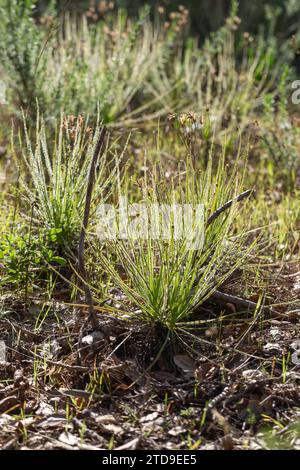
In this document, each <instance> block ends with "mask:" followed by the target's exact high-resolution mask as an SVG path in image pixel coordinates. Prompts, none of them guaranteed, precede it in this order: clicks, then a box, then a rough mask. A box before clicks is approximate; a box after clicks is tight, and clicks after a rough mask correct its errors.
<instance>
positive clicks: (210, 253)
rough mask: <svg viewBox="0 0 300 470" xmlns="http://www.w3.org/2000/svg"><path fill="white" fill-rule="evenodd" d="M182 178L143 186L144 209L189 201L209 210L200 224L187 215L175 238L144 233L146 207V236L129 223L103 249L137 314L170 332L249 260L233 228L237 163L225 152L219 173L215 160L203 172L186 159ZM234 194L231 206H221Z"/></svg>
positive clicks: (148, 211)
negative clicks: (227, 160) (229, 165)
mask: <svg viewBox="0 0 300 470" xmlns="http://www.w3.org/2000/svg"><path fill="white" fill-rule="evenodd" d="M178 177H179V175H177V176H176V178H174V181H173V184H166V185H165V186H163V188H162V187H161V184H156V183H154V186H152V187H151V188H148V189H147V190H146V191H144V194H151V196H149V197H146V198H145V199H144V201H143V206H144V208H145V212H146V214H147V215H148V216H149V218H151V214H152V208H153V205H165V204H167V205H170V206H172V205H173V206H175V205H176V206H181V207H184V205H186V204H191V205H192V206H193V207H196V206H198V207H202V209H203V211H202V214H203V216H202V220H201V223H200V224H199V223H198V222H199V221H195V220H192V218H190V219H189V218H188V219H187V230H185V231H184V232H183V235H182V236H180V237H178V236H177V235H176V233H175V232H176V229H175V228H172V226H174V227H175V225H174V224H172V218H171V223H170V225H169V227H170V231H169V236H168V237H165V236H158V237H157V236H156V237H155V238H153V237H152V234H153V232H152V228H151V230H149V231H148V233H145V226H146V222H145V220H147V223H148V221H149V220H150V219H149V218H146V219H145V213H144V215H143V219H142V220H141V221H140V226H141V227H142V229H143V236H142V237H139V236H137V233H136V231H135V232H133V231H132V229H131V228H130V226H129V228H128V230H127V231H126V232H125V236H124V233H123V234H122V237H119V238H118V237H116V238H115V239H113V240H110V241H107V242H106V244H105V246H104V247H103V248H102V250H101V251H100V254H99V256H100V261H101V264H102V266H103V269H104V270H105V271H106V272H107V273H108V274H109V275H110V278H111V280H112V282H113V283H114V285H115V287H117V288H118V289H120V290H121V291H122V293H123V294H124V295H125V298H126V300H127V302H128V301H129V303H130V304H131V305H132V311H133V313H132V315H133V316H134V317H137V318H139V319H142V320H143V321H145V322H154V323H158V324H160V325H162V326H164V327H167V328H168V329H169V330H175V329H176V328H177V327H178V326H179V325H181V326H182V325H183V324H185V325H188V324H189V320H190V319H191V316H192V314H193V312H195V310H197V308H198V307H199V306H201V305H202V304H203V303H204V302H205V300H207V299H209V298H210V297H211V296H212V294H213V293H214V292H215V291H216V290H217V289H218V287H219V286H220V285H221V284H223V283H224V282H225V281H226V280H227V279H228V278H229V277H230V276H231V275H232V273H233V272H234V271H235V270H236V269H237V268H238V267H240V266H242V265H243V263H244V262H245V259H246V257H247V254H248V253H249V249H248V248H245V247H244V246H243V234H242V233H241V234H237V233H233V221H234V219H235V217H236V216H237V215H238V211H239V204H238V199H235V196H236V195H237V194H238V193H239V191H240V189H241V184H242V178H239V177H238V175H237V168H236V167H235V168H234V170H233V172H232V174H231V175H230V176H229V175H228V173H227V171H226V169H225V165H224V158H223V157H222V158H220V161H219V164H218V169H217V172H216V174H214V175H213V173H212V161H211V159H210V161H209V165H208V167H207V168H206V170H205V171H204V172H203V173H201V174H195V172H194V170H193V169H192V168H191V167H189V165H188V167H187V169H186V173H185V177H184V179H183V180H181V181H179V183H178V182H177V183H175V182H176V181H177V179H178ZM179 180H180V178H179ZM145 189H146V188H145ZM229 200H231V201H232V203H231V204H229V205H228V210H221V211H220V210H219V211H218V209H220V207H222V206H224V204H225V203H226V202H227V201H229ZM225 207H226V206H225ZM150 222H151V220H150ZM150 225H151V224H150ZM195 227H196V230H195ZM199 229H200V230H199ZM120 267H121V269H120ZM118 298H119V297H118ZM118 302H119V300H118ZM125 308H126V306H125V305H124V306H123V309H125ZM127 309H128V304H127Z"/></svg>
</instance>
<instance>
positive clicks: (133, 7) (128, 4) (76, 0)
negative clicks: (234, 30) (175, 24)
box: [39, 0, 300, 38]
mask: <svg viewBox="0 0 300 470" xmlns="http://www.w3.org/2000/svg"><path fill="white" fill-rule="evenodd" d="M101 2H102V3H105V1H103V0H95V1H94V2H91V1H90V0H72V1H71V0H56V2H55V3H56V8H57V9H58V10H63V9H66V8H67V9H73V10H78V11H82V10H85V9H88V8H89V6H90V5H91V4H92V3H96V6H99V5H100V4H101ZM39 3H40V6H41V7H42V8H43V6H45V5H46V4H47V3H48V2H47V0H40V2H39ZM106 3H109V0H106ZM113 3H114V4H115V6H116V7H118V8H126V9H127V10H128V11H129V13H130V14H131V15H135V14H136V13H137V12H138V10H139V9H140V8H141V7H143V6H144V5H150V6H151V7H152V9H153V11H155V9H156V8H157V7H158V6H164V7H165V8H166V9H167V10H169V11H172V10H175V9H177V8H178V6H179V5H184V6H185V7H187V8H188V9H189V10H190V12H191V23H192V24H191V27H192V31H193V32H194V34H198V35H199V37H200V38H203V37H205V36H206V35H207V34H208V33H209V32H211V31H214V30H216V29H218V27H220V25H222V23H223V22H224V19H225V18H226V16H227V15H228V12H229V10H230V5H231V0H153V1H145V0H114V2H113ZM239 16H240V17H241V18H242V27H243V30H245V31H249V32H253V33H255V32H257V31H258V30H259V29H260V28H261V27H263V25H264V24H265V23H266V19H267V17H274V19H275V18H277V33H278V34H280V35H282V36H283V37H286V36H287V35H289V36H290V35H291V34H293V33H297V31H298V28H299V23H300V1H299V0H266V1H262V0H250V1H249V0H240V1H239Z"/></svg>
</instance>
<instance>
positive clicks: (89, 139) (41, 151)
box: [16, 115, 113, 246]
mask: <svg viewBox="0 0 300 470" xmlns="http://www.w3.org/2000/svg"><path fill="white" fill-rule="evenodd" d="M24 131H25V132H24V134H25V142H24V143H22V142H21V151H22V156H21V157H20V156H18V153H17V152H16V159H17V164H18V166H19V168H20V169H19V171H20V175H21V176H20V186H21V188H22V189H21V193H22V196H23V198H24V200H25V201H26V203H27V207H31V208H32V211H33V217H34V219H35V220H36V222H37V224H38V225H40V226H42V227H43V228H46V229H47V230H48V231H49V233H50V234H51V233H52V234H55V237H56V242H57V243H58V244H61V245H64V246H74V243H76V242H77V239H78V233H79V231H80V229H81V224H82V218H83V211H84V204H85V195H86V188H87V184H88V172H89V167H90V164H91V160H92V156H93V152H94V149H95V146H96V144H97V140H98V137H99V133H100V132H101V126H100V125H98V126H97V127H96V128H95V131H94V132H93V131H92V129H91V128H89V127H88V124H87V121H85V122H84V120H83V119H82V117H80V116H79V117H78V118H75V117H74V116H69V117H64V116H62V117H61V121H60V124H59V125H58V128H57V131H56V138H55V141H54V144H53V142H52V139H51V138H48V137H47V130H46V127H45V123H44V121H43V118H42V117H40V116H39V115H38V117H37V121H36V134H35V138H31V136H30V135H29V133H28V129H27V126H26V123H25V121H24ZM108 151H109V150H108V145H107V147H106V149H104V152H103V154H102V157H101V160H100V162H99V164H98V168H97V176H96V181H95V186H94V192H93V196H92V201H91V209H92V212H91V214H92V215H93V211H94V210H96V207H97V203H100V202H101V201H102V200H103V199H105V197H106V196H107V195H108V194H109V187H110V184H111V178H112V175H113V170H112V169H110V170H108V160H107V153H108Z"/></svg>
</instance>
